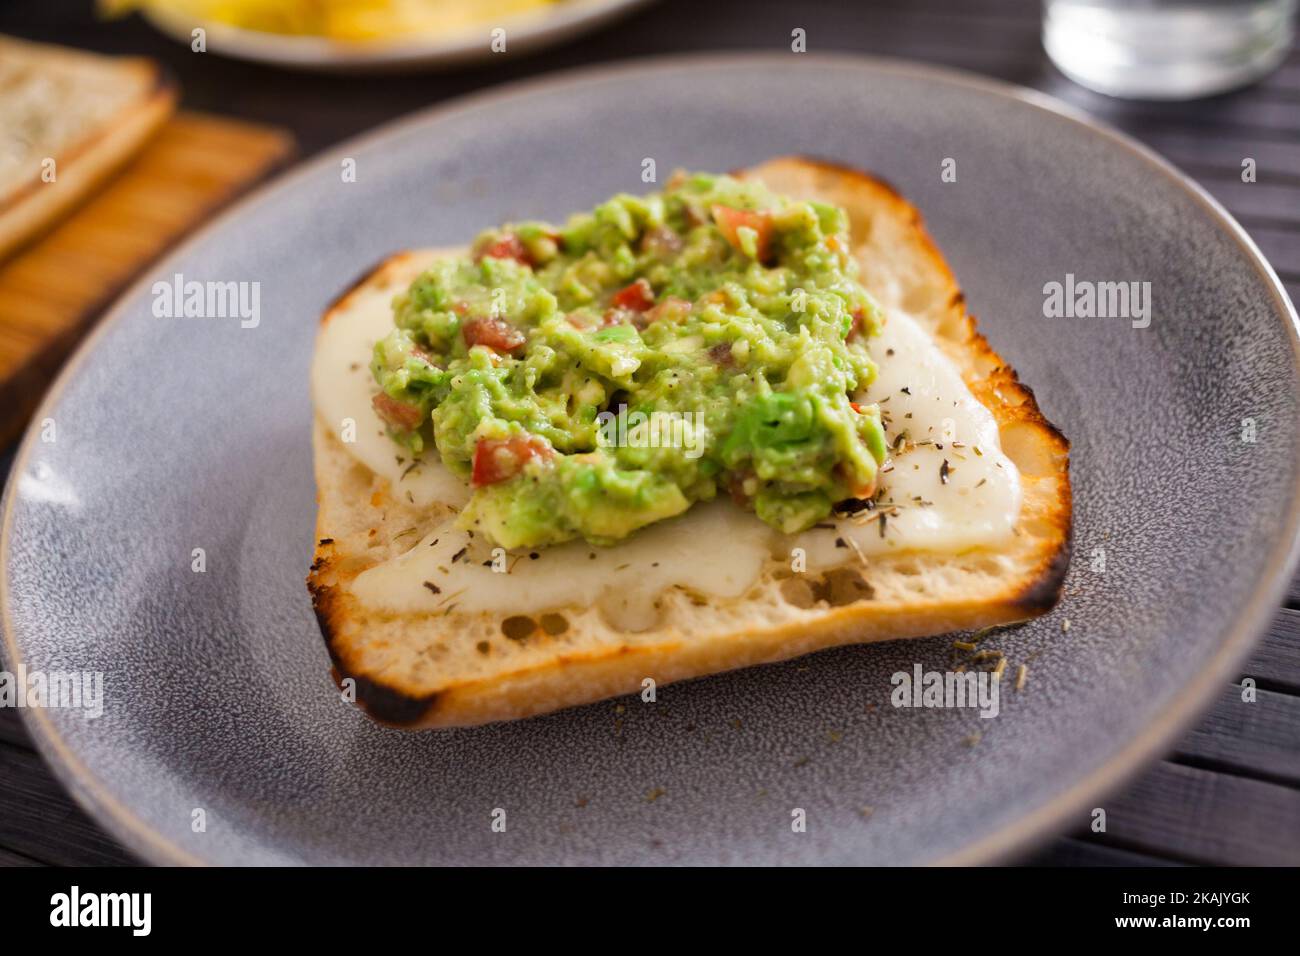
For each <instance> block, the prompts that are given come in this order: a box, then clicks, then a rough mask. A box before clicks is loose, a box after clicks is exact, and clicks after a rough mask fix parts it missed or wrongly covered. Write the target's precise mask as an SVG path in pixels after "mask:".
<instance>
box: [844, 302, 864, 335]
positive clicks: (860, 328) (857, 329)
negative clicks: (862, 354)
mask: <svg viewBox="0 0 1300 956" xmlns="http://www.w3.org/2000/svg"><path fill="white" fill-rule="evenodd" d="M866 324H867V314H866V312H864V311H863V310H862V309H854V310H853V324H852V325H850V326H849V334H848V335H846V336H844V341H845V342H852V341H853V340H854V339H856V338H857V337H858V336H859V335H862V334H863V333H865V331H866Z"/></svg>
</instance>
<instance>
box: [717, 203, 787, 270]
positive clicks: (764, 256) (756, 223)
mask: <svg viewBox="0 0 1300 956" xmlns="http://www.w3.org/2000/svg"><path fill="white" fill-rule="evenodd" d="M712 211H713V222H714V223H715V224H716V225H717V227H718V228H719V229H720V230H722V235H723V236H724V237H725V238H726V240H727V242H729V243H731V244H732V245H733V246H735V247H736V248H737V249H739V248H740V235H739V233H738V232H737V230H738V229H740V228H741V227H742V226H747V227H749V228H750V229H753V230H754V232H755V233H757V235H758V239H757V241H756V242H755V244H754V248H755V250H756V251H757V253H758V261H759V262H767V261H768V254H769V253H770V252H771V249H772V214H771V213H770V212H753V211H751V210H748V209H733V208H732V207H731V206H723V205H717V204H715V205H714V206H713V209H712Z"/></svg>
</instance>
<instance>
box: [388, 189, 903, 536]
mask: <svg viewBox="0 0 1300 956" xmlns="http://www.w3.org/2000/svg"><path fill="white" fill-rule="evenodd" d="M856 274H857V270H856V266H855V264H854V262H853V260H852V258H851V257H850V255H849V251H848V219H847V217H846V215H845V213H844V212H843V211H842V210H840V209H838V208H836V207H834V206H829V205H825V204H823V203H818V202H804V201H796V200H792V199H788V198H786V197H783V196H780V195H776V194H774V193H772V192H770V191H769V190H767V189H766V188H765V187H764V186H762V185H761V184H758V183H754V182H741V181H739V180H736V179H733V178H731V177H728V176H714V175H705V174H695V175H687V174H683V173H678V174H676V175H675V176H674V177H673V179H672V180H671V182H669V183H668V184H667V187H666V188H665V189H664V190H663V192H661V193H653V194H650V195H646V196H632V195H618V196H615V197H613V198H612V199H610V200H609V201H607V202H604V203H602V204H600V205H599V206H597V207H596V208H595V209H593V210H592V211H591V212H590V213H582V214H579V215H575V216H573V217H572V218H571V219H570V220H569V221H568V223H567V224H566V225H564V226H561V227H556V226H551V225H548V224H546V223H540V222H526V223H520V224H515V225H509V226H506V227H503V228H501V229H498V230H492V231H489V232H487V233H484V234H483V235H481V236H479V238H478V239H477V240H476V241H475V242H474V244H473V246H472V249H471V254H470V255H469V256H467V257H464V258H453V259H446V260H443V261H439V262H437V263H436V264H434V265H433V266H432V267H431V268H430V269H428V270H427V271H426V272H425V273H423V274H422V275H421V276H419V278H417V279H416V280H415V282H413V283H412V285H411V287H410V288H409V289H407V290H406V291H405V292H403V293H401V294H400V295H398V296H397V297H396V298H395V299H394V302H393V313H394V319H395V326H396V327H395V328H394V330H393V331H392V332H391V333H389V334H388V335H387V336H386V337H385V338H383V339H381V340H380V341H379V342H377V343H376V345H375V349H374V356H373V360H372V362H371V370H372V372H373V373H374V376H375V379H376V381H377V382H378V383H379V386H380V392H379V394H378V395H376V396H375V408H376V410H377V411H378V412H379V415H380V417H381V418H382V419H383V420H384V422H385V424H386V425H387V427H388V430H389V434H390V435H391V436H392V438H393V439H394V440H395V441H396V442H398V443H399V444H400V445H402V446H403V447H404V448H405V449H406V450H407V451H408V452H410V453H412V454H415V455H419V454H421V453H422V452H423V451H424V450H425V449H426V448H429V447H430V446H436V448H437V451H438V453H439V454H440V455H441V457H442V461H443V462H444V463H445V465H446V466H447V467H448V468H450V469H452V470H453V471H454V472H456V473H458V474H460V475H462V476H463V477H465V478H466V479H468V480H469V482H470V484H471V486H472V487H473V489H474V493H473V496H472V498H471V500H470V503H469V505H468V506H467V507H466V509H465V510H464V511H463V512H462V514H461V517H460V520H461V522H462V524H463V525H464V526H465V527H468V528H472V529H475V530H480V531H482V532H483V533H484V534H485V535H486V536H487V537H489V538H490V539H491V540H493V541H494V542H496V543H498V544H500V545H502V546H504V547H507V548H516V547H539V546H542V545H548V544H555V543H558V542H561V541H566V540H569V539H572V538H578V537H581V538H585V539H586V540H587V541H589V542H592V543H594V544H609V543H613V542H615V541H617V540H619V539H620V538H623V537H626V536H627V535H629V534H632V533H633V532H635V531H636V530H637V529H638V528H641V527H644V526H645V525H647V524H650V523H651V522H655V521H659V520H662V519H664V518H669V517H671V516H673V515H677V514H680V513H681V512H683V511H685V510H686V509H688V508H689V507H690V506H691V505H692V504H693V503H694V502H697V501H705V500H708V499H711V498H713V497H715V496H716V495H718V494H727V495H730V496H731V497H732V498H733V499H734V500H735V501H736V502H737V503H738V504H739V505H740V506H742V507H745V508H750V509H753V511H754V512H756V513H757V515H758V517H759V518H761V519H762V520H763V521H765V522H767V523H768V524H770V525H772V526H773V527H775V528H778V529H780V530H782V531H785V532H795V531H800V530H803V529H805V528H808V527H810V526H811V525H813V524H815V523H817V522H818V521H820V520H822V519H823V518H826V517H827V516H828V515H829V514H830V513H831V511H832V508H833V506H834V505H835V504H836V503H837V502H841V501H843V500H845V499H850V498H866V497H869V496H870V495H871V494H872V493H873V492H874V490H875V485H876V475H877V471H878V468H879V466H880V465H881V463H883V461H884V459H885V455H886V447H885V436H884V431H883V429H882V427H881V421H880V410H879V408H878V407H877V406H875V405H859V404H857V403H854V402H853V401H851V400H850V396H851V395H852V394H853V393H856V392H858V391H859V390H860V389H862V388H864V387H865V386H866V385H867V384H869V383H870V381H871V380H872V378H873V377H874V375H875V365H874V364H873V363H872V360H871V358H870V356H869V355H868V351H867V342H868V340H869V338H870V336H871V335H872V334H874V333H875V332H876V331H877V330H878V328H879V323H880V313H879V310H878V308H877V306H876V304H875V303H874V302H873V301H872V299H871V297H870V296H869V295H868V294H867V292H866V290H865V289H863V287H862V286H861V285H860V284H859V283H858V281H857V279H856Z"/></svg>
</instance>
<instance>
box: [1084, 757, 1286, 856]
mask: <svg viewBox="0 0 1300 956" xmlns="http://www.w3.org/2000/svg"><path fill="white" fill-rule="evenodd" d="M1099 806H1101V807H1102V808H1103V809H1105V811H1106V817H1107V820H1106V833H1105V834H1104V836H1100V837H1099V838H1098V842H1103V843H1108V844H1112V845H1115V846H1121V847H1125V848H1129V849H1136V850H1140V851H1142V852H1146V853H1153V854H1157V855H1161V856H1166V857H1168V858H1170V859H1174V860H1183V861H1185V862H1190V863H1218V864H1223V865H1227V866H1252V865H1253V866H1297V865H1300V790H1296V789H1294V788H1292V787H1284V786H1279V785H1278V784H1275V783H1266V782H1262V781H1259V780H1248V779H1245V778H1243V777H1234V776H1231V775H1229V774H1225V773H1215V772H1212V771H1209V770H1203V769H1200V768H1197V767H1185V766H1181V765H1179V764H1175V763H1170V762H1168V761H1162V762H1161V763H1159V764H1157V765H1156V766H1155V767H1154V768H1152V769H1151V770H1150V771H1148V772H1147V773H1146V774H1144V775H1142V776H1141V777H1139V778H1138V779H1137V780H1136V781H1135V782H1134V784H1133V785H1132V786H1130V787H1128V788H1127V789H1126V790H1124V791H1123V792H1121V793H1119V794H1116V795H1115V796H1113V797H1111V798H1109V799H1106V800H1102V801H1100V803H1099ZM1085 825H1086V823H1085Z"/></svg>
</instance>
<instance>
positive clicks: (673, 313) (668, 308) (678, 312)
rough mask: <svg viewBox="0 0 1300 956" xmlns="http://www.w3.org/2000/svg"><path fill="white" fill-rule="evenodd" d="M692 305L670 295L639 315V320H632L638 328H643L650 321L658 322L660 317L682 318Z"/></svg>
mask: <svg viewBox="0 0 1300 956" xmlns="http://www.w3.org/2000/svg"><path fill="white" fill-rule="evenodd" d="M692 308H694V306H692V305H691V303H689V302H687V301H686V300H685V299H681V298H678V297H677V296H675V295H670V296H668V297H667V298H666V299H664V300H663V301H662V302H660V303H659V304H658V305H656V306H655V307H654V308H653V309H651V310H650V311H649V312H645V313H643V314H642V315H641V317H640V320H639V321H637V322H634V323H633V324H634V325H636V326H637V327H638V328H645V327H646V326H647V325H649V324H650V323H651V322H658V321H659V320H660V319H684V318H686V316H688V315H690V314H691V309H692Z"/></svg>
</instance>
